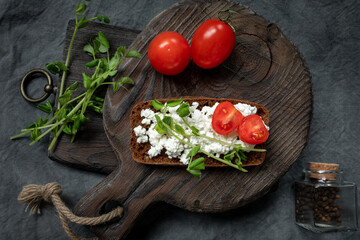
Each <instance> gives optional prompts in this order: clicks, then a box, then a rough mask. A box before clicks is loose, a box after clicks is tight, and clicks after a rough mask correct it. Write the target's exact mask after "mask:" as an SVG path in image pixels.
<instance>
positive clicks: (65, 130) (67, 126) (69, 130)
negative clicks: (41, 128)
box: [63, 124, 72, 135]
mask: <svg viewBox="0 0 360 240" xmlns="http://www.w3.org/2000/svg"><path fill="white" fill-rule="evenodd" d="M63 132H64V133H66V134H68V135H72V130H71V127H70V126H69V124H66V125H65V127H64V129H63Z"/></svg>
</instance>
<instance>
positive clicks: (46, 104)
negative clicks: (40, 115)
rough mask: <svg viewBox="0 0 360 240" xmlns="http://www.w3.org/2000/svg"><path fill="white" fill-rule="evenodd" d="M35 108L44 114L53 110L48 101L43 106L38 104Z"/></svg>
mask: <svg viewBox="0 0 360 240" xmlns="http://www.w3.org/2000/svg"><path fill="white" fill-rule="evenodd" d="M36 107H37V108H38V109H40V110H41V111H43V112H46V113H51V112H52V110H53V108H52V105H51V103H50V101H49V100H47V101H46V102H45V105H44V104H38V105H37V106H36Z"/></svg>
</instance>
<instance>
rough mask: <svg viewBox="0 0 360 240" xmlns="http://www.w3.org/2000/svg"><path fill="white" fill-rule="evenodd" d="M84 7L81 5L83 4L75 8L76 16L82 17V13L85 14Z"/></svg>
mask: <svg viewBox="0 0 360 240" xmlns="http://www.w3.org/2000/svg"><path fill="white" fill-rule="evenodd" d="M86 7H87V6H86V5H85V4H83V3H81V4H80V5H79V6H78V7H77V8H76V12H75V13H76V14H77V15H82V14H83V13H84V12H85V10H86Z"/></svg>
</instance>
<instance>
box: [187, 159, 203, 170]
mask: <svg viewBox="0 0 360 240" xmlns="http://www.w3.org/2000/svg"><path fill="white" fill-rule="evenodd" d="M204 161H205V158H203V157H200V158H197V159H195V160H194V161H192V162H191V163H190V164H189V166H188V168H189V169H192V170H204V169H205V164H204Z"/></svg>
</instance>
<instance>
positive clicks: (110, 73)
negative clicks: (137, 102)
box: [109, 70, 134, 84]
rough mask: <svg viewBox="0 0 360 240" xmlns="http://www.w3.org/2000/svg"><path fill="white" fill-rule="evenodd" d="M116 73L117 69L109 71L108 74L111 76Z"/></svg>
mask: <svg viewBox="0 0 360 240" xmlns="http://www.w3.org/2000/svg"><path fill="white" fill-rule="evenodd" d="M117 73H118V71H117V70H113V71H111V72H109V76H110V77H113V76H115V75H116V74H117ZM120 81H121V80H120ZM132 84H134V82H133V83H132Z"/></svg>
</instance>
